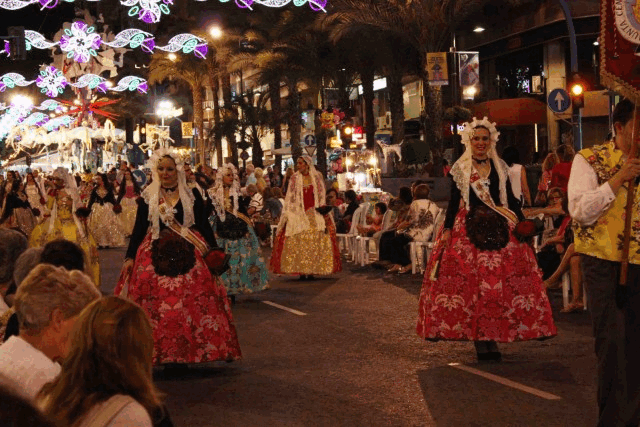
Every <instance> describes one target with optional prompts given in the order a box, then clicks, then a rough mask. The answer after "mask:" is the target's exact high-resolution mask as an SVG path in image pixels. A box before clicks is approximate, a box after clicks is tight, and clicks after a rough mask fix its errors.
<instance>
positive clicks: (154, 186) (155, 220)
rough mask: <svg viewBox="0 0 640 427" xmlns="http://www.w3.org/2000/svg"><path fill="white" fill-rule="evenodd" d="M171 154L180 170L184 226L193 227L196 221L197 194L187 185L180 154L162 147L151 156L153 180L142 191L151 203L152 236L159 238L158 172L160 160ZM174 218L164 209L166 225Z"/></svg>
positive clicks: (149, 164)
mask: <svg viewBox="0 0 640 427" xmlns="http://www.w3.org/2000/svg"><path fill="white" fill-rule="evenodd" d="M166 156H169V157H171V158H172V159H173V161H174V162H175V163H176V170H177V171H178V192H179V193H180V202H181V203H182V210H183V219H182V226H183V227H185V228H189V227H191V226H192V225H193V224H194V223H195V217H194V214H193V204H194V202H195V196H194V195H193V193H192V191H191V190H190V189H189V187H188V186H187V179H186V176H185V173H184V164H183V162H182V159H181V158H180V156H179V155H178V154H177V153H176V152H175V151H173V150H171V149H167V148H161V149H159V150H156V151H155V152H154V153H153V156H151V157H150V158H149V161H148V162H147V165H146V166H147V167H148V168H149V169H151V173H152V177H153V181H152V182H151V184H149V186H148V187H147V188H146V189H145V190H144V191H143V192H142V198H143V199H144V201H145V202H146V203H147V205H149V216H148V219H149V222H150V223H151V238H152V239H153V240H157V239H158V238H159V237H160V216H161V212H160V175H159V174H158V162H159V161H160V160H161V159H162V158H163V157H166ZM172 219H173V215H172V213H171V212H170V211H167V210H164V209H163V215H162V221H163V222H164V223H165V225H168V224H167V223H168V222H170V221H171V220H172Z"/></svg>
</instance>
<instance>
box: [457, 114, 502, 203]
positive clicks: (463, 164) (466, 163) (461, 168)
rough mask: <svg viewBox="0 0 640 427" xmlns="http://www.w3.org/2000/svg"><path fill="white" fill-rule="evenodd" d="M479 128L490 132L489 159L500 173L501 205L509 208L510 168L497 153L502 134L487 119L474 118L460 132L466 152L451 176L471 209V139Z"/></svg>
mask: <svg viewBox="0 0 640 427" xmlns="http://www.w3.org/2000/svg"><path fill="white" fill-rule="evenodd" d="M478 126H482V127H485V128H487V129H488V130H489V134H490V140H491V142H490V143H491V147H490V148H489V158H490V159H491V160H492V161H493V165H494V167H495V168H496V171H497V172H498V177H499V178H500V203H501V204H502V206H508V202H507V180H508V176H509V175H508V171H509V168H508V166H507V164H506V163H505V162H504V160H502V159H501V158H500V157H498V153H497V152H496V143H497V142H498V137H499V136H500V132H498V130H497V129H496V124H495V123H491V122H490V121H489V119H488V118H487V117H484V118H483V119H482V120H478V119H477V118H475V117H474V118H473V121H471V122H466V123H465V124H464V130H463V131H462V132H460V135H461V136H462V141H461V142H462V143H463V144H464V146H465V151H464V153H463V154H462V156H460V158H459V159H458V161H457V162H455V164H454V165H453V167H452V168H451V176H452V177H453V181H454V182H455V183H456V187H458V189H459V190H460V193H461V194H462V200H464V203H465V205H466V206H467V207H469V185H470V180H471V173H472V169H473V165H472V156H471V138H473V134H474V132H475V128H477V127H478Z"/></svg>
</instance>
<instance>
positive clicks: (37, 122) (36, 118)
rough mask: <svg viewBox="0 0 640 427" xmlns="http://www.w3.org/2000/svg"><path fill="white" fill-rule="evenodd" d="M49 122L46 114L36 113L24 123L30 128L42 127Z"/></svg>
mask: <svg viewBox="0 0 640 427" xmlns="http://www.w3.org/2000/svg"><path fill="white" fill-rule="evenodd" d="M48 121H49V116H48V115H46V114H44V113H40V112H36V113H31V114H30V115H29V116H28V117H27V118H26V119H24V121H23V122H22V123H25V124H26V125H28V126H41V125H43V124H44V123H46V122H48Z"/></svg>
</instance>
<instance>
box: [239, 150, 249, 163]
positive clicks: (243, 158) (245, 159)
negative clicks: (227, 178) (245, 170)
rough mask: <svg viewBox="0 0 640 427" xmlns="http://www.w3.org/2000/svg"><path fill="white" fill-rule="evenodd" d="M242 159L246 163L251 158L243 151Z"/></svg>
mask: <svg viewBox="0 0 640 427" xmlns="http://www.w3.org/2000/svg"><path fill="white" fill-rule="evenodd" d="M240 158H241V159H242V160H244V161H245V162H246V161H247V159H248V158H249V153H247V152H246V151H243V152H242V153H240Z"/></svg>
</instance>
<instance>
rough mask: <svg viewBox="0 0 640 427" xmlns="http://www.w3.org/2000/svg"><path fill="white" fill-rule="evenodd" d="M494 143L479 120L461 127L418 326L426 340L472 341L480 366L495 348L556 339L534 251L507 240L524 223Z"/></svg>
mask: <svg viewBox="0 0 640 427" xmlns="http://www.w3.org/2000/svg"><path fill="white" fill-rule="evenodd" d="M498 135H499V132H498V131H497V130H496V128H495V124H492V123H491V122H489V121H488V120H487V118H486V117H485V118H484V119H483V120H481V121H479V120H477V119H474V120H473V122H472V123H466V126H465V131H464V132H463V134H462V142H463V143H464V144H465V145H466V151H465V153H464V154H463V155H462V156H461V157H460V159H459V160H458V161H457V162H456V164H455V165H454V166H453V167H452V168H451V173H450V174H451V176H452V177H453V181H454V182H453V183H452V186H451V201H450V202H449V208H448V209H447V215H446V219H445V223H444V226H443V229H442V230H441V231H440V234H439V236H438V238H437V241H436V244H435V247H434V250H433V254H432V256H431V258H430V259H429V263H428V265H427V270H426V272H425V277H424V282H423V285H422V292H421V295H420V313H419V318H418V325H417V332H418V335H420V336H421V337H423V338H425V339H427V340H431V341H437V340H441V339H442V340H461V341H474V344H475V347H476V351H477V354H478V359H479V360H496V361H499V360H500V359H501V357H502V355H501V353H500V352H499V351H498V346H497V344H496V342H513V341H525V340H531V339H541V338H545V337H552V336H554V335H556V333H557V331H556V327H555V324H554V323H553V317H552V313H551V307H550V306H549V300H548V298H547V295H546V293H545V291H544V286H543V282H542V274H541V272H540V269H539V268H538V266H537V264H536V258H535V256H534V254H533V251H532V250H531V248H530V247H529V246H528V245H527V244H525V243H520V242H519V241H518V240H517V239H516V238H515V237H514V235H513V229H514V227H515V224H516V222H517V221H518V220H519V219H523V215H522V211H521V210H520V205H519V203H518V200H517V199H516V198H515V197H514V196H513V192H512V191H511V184H510V183H509V179H508V172H507V171H508V168H507V165H506V163H505V162H504V161H503V160H501V159H500V158H499V157H498V155H497V153H496V150H495V146H496V142H497V141H498Z"/></svg>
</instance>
